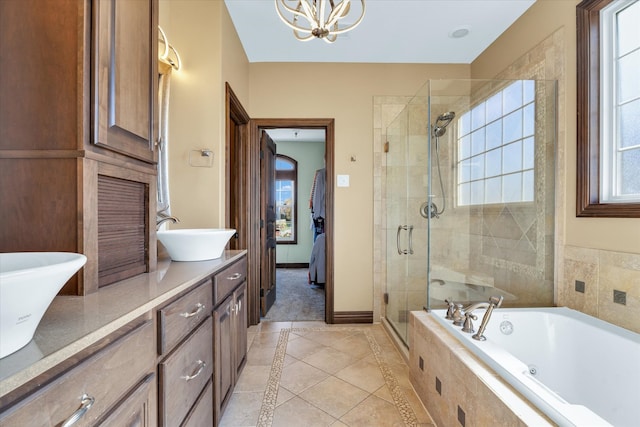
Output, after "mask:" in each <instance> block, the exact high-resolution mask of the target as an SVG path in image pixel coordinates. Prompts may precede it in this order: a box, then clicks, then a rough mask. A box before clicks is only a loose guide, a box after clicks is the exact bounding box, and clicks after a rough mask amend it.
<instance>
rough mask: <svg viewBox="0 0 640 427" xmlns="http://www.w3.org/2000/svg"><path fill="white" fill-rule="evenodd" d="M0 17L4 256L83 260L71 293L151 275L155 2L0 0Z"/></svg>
mask: <svg viewBox="0 0 640 427" xmlns="http://www.w3.org/2000/svg"><path fill="white" fill-rule="evenodd" d="M0 17H2V18H1V19H0V51H2V52H3V57H6V58H7V60H6V61H5V60H3V62H2V73H1V74H0V93H1V94H2V96H0V111H2V114H3V119H2V120H0V200H2V203H3V209H4V211H5V212H7V215H5V218H4V220H3V221H2V222H1V223H0V252H20V251H64V252H78V253H83V254H85V255H87V258H88V259H87V263H86V265H85V266H84V268H83V269H81V270H80V272H79V273H78V274H77V275H75V276H74V277H73V278H72V279H71V280H70V281H69V282H68V283H67V284H66V285H65V286H64V288H63V289H62V291H61V292H60V293H61V294H67V295H86V294H90V293H93V292H95V291H97V290H98V288H99V287H100V286H106V285H108V284H111V283H114V282H116V281H119V280H122V279H124V278H127V277H132V276H135V275H137V274H140V273H143V272H148V271H154V270H155V268H156V257H157V255H156V252H157V246H156V234H155V211H156V165H155V162H156V157H157V153H156V150H155V143H156V139H157V133H158V130H157V116H158V115H157V111H158V106H157V92H158V73H157V24H158V0H136V1H130V0H20V1H0ZM105 183H106V184H105ZM112 184H113V185H112ZM105 188H106V189H107V190H109V189H111V188H115V190H114V191H111V192H109V191H107V192H106V193H105V191H103V190H104V189H105ZM105 194H106V197H105ZM109 196H111V197H109ZM127 202H130V203H129V205H127V208H126V209H124V208H123V206H124V205H125V203H127ZM123 248H126V251H123V250H122V249H123ZM125 252H126V253H125Z"/></svg>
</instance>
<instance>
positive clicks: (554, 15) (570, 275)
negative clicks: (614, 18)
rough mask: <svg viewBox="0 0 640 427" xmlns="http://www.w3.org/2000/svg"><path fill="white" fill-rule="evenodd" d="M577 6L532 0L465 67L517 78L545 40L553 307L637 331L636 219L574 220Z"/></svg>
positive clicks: (639, 237)
mask: <svg viewBox="0 0 640 427" xmlns="http://www.w3.org/2000/svg"><path fill="white" fill-rule="evenodd" d="M578 3H579V1H578V0H563V1H553V0H538V1H537V2H536V3H535V4H534V5H533V6H532V7H531V8H530V9H529V10H528V11H527V12H526V13H525V14H524V15H523V16H522V17H521V18H520V19H519V20H518V21H516V22H515V23H514V24H513V25H512V26H511V27H510V28H509V29H508V30H507V31H506V32H505V33H504V34H503V35H502V36H501V37H500V38H498V39H497V40H496V41H495V42H494V43H493V44H492V45H491V46H490V47H489V48H487V49H486V50H485V51H484V52H483V53H482V54H481V55H480V56H479V57H478V58H477V59H476V60H475V61H474V62H473V63H472V64H471V75H472V77H473V78H493V77H496V76H501V77H517V75H516V76H514V75H513V73H517V72H518V70H517V69H514V68H513V67H512V64H514V63H515V62H517V61H518V60H520V62H526V61H527V59H528V55H529V54H530V52H531V51H532V49H534V47H535V46H538V45H540V44H541V43H543V41H544V40H545V39H547V40H548V39H550V38H551V40H552V43H551V44H550V45H549V53H548V56H549V58H555V61H556V63H560V62H561V63H562V67H561V68H560V67H558V68H557V70H556V71H557V75H556V76H554V77H552V76H550V78H556V79H557V80H558V89H559V95H558V125H557V132H558V146H557V167H556V173H557V177H556V182H557V184H556V287H555V294H556V303H557V304H558V305H565V306H568V307H571V308H575V309H577V310H581V311H584V312H586V313H588V314H591V315H595V316H597V317H600V318H602V319H604V320H607V321H609V322H612V323H615V324H618V325H620V326H623V327H626V328H629V329H632V330H635V331H638V332H640V219H638V218H633V219H619V218H577V217H576V216H575V211H576V204H575V200H576V191H575V188H576V23H575V19H576V12H575V6H576V5H577V4H578ZM534 50H535V49H534ZM554 52H555V53H554ZM576 280H581V281H584V282H585V284H586V292H585V293H578V292H576V291H575V290H574V286H575V281H576ZM614 288H615V289H618V290H622V291H626V292H627V305H626V306H623V305H619V304H614V303H613V302H612V294H613V289H614Z"/></svg>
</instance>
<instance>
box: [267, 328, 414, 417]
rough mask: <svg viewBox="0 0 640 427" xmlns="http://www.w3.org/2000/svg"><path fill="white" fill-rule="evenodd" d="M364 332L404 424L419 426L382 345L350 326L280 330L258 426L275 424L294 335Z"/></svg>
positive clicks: (369, 335)
mask: <svg viewBox="0 0 640 427" xmlns="http://www.w3.org/2000/svg"><path fill="white" fill-rule="evenodd" d="M336 331H343V332H344V331H347V332H360V333H363V334H364V336H365V337H366V338H367V341H368V343H369V347H370V348H371V352H372V353H373V355H374V357H375V359H376V362H377V363H378V368H379V369H380V372H381V373H382V376H383V378H384V381H385V384H386V385H387V388H388V389H389V392H390V393H391V397H392V398H393V402H394V404H395V406H396V408H397V409H398V412H399V413H400V416H401V417H402V420H403V421H404V424H405V425H406V426H408V427H414V426H417V425H418V419H417V417H416V414H415V412H414V411H413V408H411V405H410V404H409V401H408V400H407V397H406V396H405V394H404V392H403V391H402V389H401V387H400V385H399V383H398V380H397V378H396V377H395V375H393V372H392V371H391V368H390V367H389V365H388V364H387V362H386V359H385V358H384V355H383V354H382V351H381V350H380V346H379V345H378V342H377V341H376V339H375V337H374V336H373V334H372V333H371V332H370V331H368V330H366V329H365V330H363V329H359V328H349V327H318V328H287V329H282V330H281V331H280V336H279V338H278V345H277V347H276V353H275V355H274V356H273V364H272V365H271V371H270V373H269V381H268V382H267V388H266V390H265V393H264V397H263V399H262V407H261V408H260V415H259V417H258V424H257V427H271V426H272V424H273V415H274V412H275V409H276V402H277V400H278V388H279V386H280V376H281V375H282V369H283V367H284V359H285V356H286V354H287V343H288V342H289V334H290V333H291V332H294V333H296V332H303V333H304V332H336Z"/></svg>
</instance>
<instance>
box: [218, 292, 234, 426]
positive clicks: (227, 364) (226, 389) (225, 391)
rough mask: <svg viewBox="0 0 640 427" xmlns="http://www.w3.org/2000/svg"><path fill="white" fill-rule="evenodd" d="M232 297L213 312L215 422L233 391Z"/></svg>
mask: <svg viewBox="0 0 640 427" xmlns="http://www.w3.org/2000/svg"><path fill="white" fill-rule="evenodd" d="M233 310H234V308H233V295H230V296H229V297H228V298H227V299H226V300H224V302H222V304H220V305H219V306H218V308H216V309H215V310H214V312H213V334H214V346H213V348H214V352H215V372H214V383H215V384H214V386H215V390H214V398H215V408H214V409H215V411H216V415H215V417H216V420H217V421H220V417H221V415H222V410H223V409H224V407H225V406H226V404H227V401H228V400H229V397H231V392H232V391H233V377H234V371H235V366H234V362H233V357H232V353H233V323H234V321H233Z"/></svg>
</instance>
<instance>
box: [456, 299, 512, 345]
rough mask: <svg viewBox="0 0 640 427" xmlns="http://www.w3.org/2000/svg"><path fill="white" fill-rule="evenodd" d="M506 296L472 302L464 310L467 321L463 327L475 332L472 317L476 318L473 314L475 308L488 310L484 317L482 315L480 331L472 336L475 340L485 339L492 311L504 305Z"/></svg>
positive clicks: (465, 329) (464, 329) (467, 330)
mask: <svg viewBox="0 0 640 427" xmlns="http://www.w3.org/2000/svg"><path fill="white" fill-rule="evenodd" d="M503 300H504V298H503V297H502V296H499V297H496V296H493V297H491V298H489V302H478V303H475V304H471V305H470V306H469V307H467V308H466V309H465V310H464V312H465V313H464V317H465V322H464V326H463V328H462V330H463V331H465V332H469V333H473V324H472V323H471V319H473V320H475V319H476V316H475V315H473V314H471V313H472V312H473V310H475V309H477V308H486V309H487V311H485V312H484V317H482V322H481V323H480V328H479V329H478V332H476V333H475V334H474V335H472V336H471V338H473V339H474V340H478V341H484V340H486V338H485V337H484V335H483V334H484V330H485V329H486V328H487V324H488V323H489V319H491V313H493V309H494V308H498V307H500V306H501V305H502V301H503Z"/></svg>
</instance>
